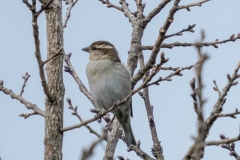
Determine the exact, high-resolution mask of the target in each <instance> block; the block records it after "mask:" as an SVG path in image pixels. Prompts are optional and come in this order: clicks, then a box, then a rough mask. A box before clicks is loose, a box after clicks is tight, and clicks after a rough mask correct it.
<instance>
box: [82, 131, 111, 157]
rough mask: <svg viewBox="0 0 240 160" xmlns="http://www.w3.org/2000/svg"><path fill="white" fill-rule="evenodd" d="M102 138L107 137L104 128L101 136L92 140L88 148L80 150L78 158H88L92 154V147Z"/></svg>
mask: <svg viewBox="0 0 240 160" xmlns="http://www.w3.org/2000/svg"><path fill="white" fill-rule="evenodd" d="M103 139H107V131H106V130H104V131H103V136H101V138H99V139H98V140H96V141H95V142H93V143H92V144H91V145H90V147H89V148H88V149H83V150H82V156H81V158H80V160H86V159H88V158H89V157H90V156H92V155H93V150H94V148H95V147H96V146H97V144H99V143H100V142H101V141H102V140H103Z"/></svg>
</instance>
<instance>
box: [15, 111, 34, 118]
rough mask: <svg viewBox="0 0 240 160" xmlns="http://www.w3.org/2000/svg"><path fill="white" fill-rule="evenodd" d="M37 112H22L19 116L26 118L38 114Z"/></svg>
mask: <svg viewBox="0 0 240 160" xmlns="http://www.w3.org/2000/svg"><path fill="white" fill-rule="evenodd" d="M36 114H37V112H35V111H34V112H32V113H22V114H20V115H19V116H20V117H23V118H24V119H27V118H28V117H30V116H32V115H36Z"/></svg>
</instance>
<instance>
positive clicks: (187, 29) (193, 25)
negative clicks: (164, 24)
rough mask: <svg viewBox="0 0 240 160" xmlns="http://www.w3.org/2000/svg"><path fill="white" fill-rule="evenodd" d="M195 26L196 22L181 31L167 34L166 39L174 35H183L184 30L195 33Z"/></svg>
mask: <svg viewBox="0 0 240 160" xmlns="http://www.w3.org/2000/svg"><path fill="white" fill-rule="evenodd" d="M195 26H196V24H192V25H189V26H188V28H186V29H182V30H181V31H179V32H177V33H174V34H170V35H166V36H165V39H167V38H170V37H173V36H181V35H182V33H183V32H192V33H194V30H193V28H194V27H195Z"/></svg>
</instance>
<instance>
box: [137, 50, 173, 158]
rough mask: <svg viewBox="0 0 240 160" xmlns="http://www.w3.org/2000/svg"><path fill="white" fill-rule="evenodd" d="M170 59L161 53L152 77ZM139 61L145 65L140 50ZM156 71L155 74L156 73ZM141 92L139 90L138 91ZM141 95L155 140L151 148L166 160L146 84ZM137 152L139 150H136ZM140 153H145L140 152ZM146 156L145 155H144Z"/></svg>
mask: <svg viewBox="0 0 240 160" xmlns="http://www.w3.org/2000/svg"><path fill="white" fill-rule="evenodd" d="M168 60H169V59H166V58H165V55H164V53H162V54H161V60H160V63H159V64H158V65H157V66H156V67H154V68H153V70H152V74H151V75H152V77H153V76H154V75H156V74H157V73H158V72H159V71H160V68H161V66H162V65H163V64H165V63H167V62H168ZM139 63H140V67H142V66H143V65H144V56H143V53H142V52H140V54H139ZM154 72H155V74H154ZM147 77H148V75H145V76H144V77H143V78H142V79H143V81H145V79H146V78H147ZM138 93H139V92H138ZM141 97H142V98H143V100H144V103H145V107H146V112H147V116H148V123H149V128H150V131H151V135H152V141H153V147H152V148H151V150H152V154H153V156H154V157H155V158H156V159H158V160H164V156H163V148H162V146H161V145H160V141H159V139H158V135H157V129H156V125H155V121H154V115H153V106H152V105H151V103H150V98H149V91H148V86H146V87H145V88H144V89H143V94H141ZM137 146H138V147H139V148H140V141H138V144H137ZM136 153H137V152H136ZM137 155H138V153H137ZM140 155H144V154H140ZM144 157H145V155H144Z"/></svg>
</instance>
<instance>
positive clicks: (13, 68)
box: [0, 0, 240, 160]
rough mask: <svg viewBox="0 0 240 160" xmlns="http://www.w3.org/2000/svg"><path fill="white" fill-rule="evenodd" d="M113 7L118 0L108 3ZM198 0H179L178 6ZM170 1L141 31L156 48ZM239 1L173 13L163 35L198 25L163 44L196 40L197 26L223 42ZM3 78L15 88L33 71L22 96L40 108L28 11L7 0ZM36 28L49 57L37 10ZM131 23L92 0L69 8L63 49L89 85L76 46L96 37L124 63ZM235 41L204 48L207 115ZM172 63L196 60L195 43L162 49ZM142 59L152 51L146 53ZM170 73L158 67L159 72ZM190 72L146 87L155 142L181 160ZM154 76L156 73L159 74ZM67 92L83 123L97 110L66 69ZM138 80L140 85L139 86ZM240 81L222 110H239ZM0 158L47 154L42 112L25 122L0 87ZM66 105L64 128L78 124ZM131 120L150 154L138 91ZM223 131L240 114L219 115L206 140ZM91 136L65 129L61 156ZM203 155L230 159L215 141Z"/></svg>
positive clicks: (187, 135) (84, 58)
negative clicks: (153, 120)
mask: <svg viewBox="0 0 240 160" xmlns="http://www.w3.org/2000/svg"><path fill="white" fill-rule="evenodd" d="M112 2H113V3H115V4H118V1H117V0H112ZM128 2H129V4H130V8H131V10H132V11H135V10H136V8H135V4H134V2H133V1H131V2H130V0H128ZM143 2H146V8H145V11H144V14H145V15H146V14H148V13H149V12H150V11H151V10H153V9H154V8H155V7H156V6H157V4H159V3H160V1H157V0H154V1H150V0H149V1H143ZM192 2H196V1H191V0H182V1H181V3H180V4H181V5H184V4H188V3H192ZM172 3H173V2H171V3H170V4H168V6H167V7H165V9H164V10H163V11H162V12H161V13H160V14H159V15H158V16H156V17H155V18H154V19H153V20H152V22H150V24H149V25H148V26H147V29H146V30H145V32H144V36H143V40H142V43H143V45H153V44H154V42H155V40H156V38H157V36H158V31H159V28H160V27H161V26H162V25H163V23H164V21H165V19H166V16H167V14H168V11H169V8H170V7H171V5H172ZM239 5H240V1H238V0H232V1H227V0H212V1H210V2H208V3H205V4H203V6H202V7H194V8H191V12H188V11H187V10H181V11H179V12H177V13H176V14H175V17H174V22H173V23H172V25H171V27H170V29H169V30H168V33H167V34H171V33H175V32H177V31H180V30H182V29H183V28H186V27H187V26H188V25H190V24H197V26H196V27H195V33H184V35H183V36H181V37H173V38H169V39H167V41H166V42H168V43H170V42H176V41H179V42H195V41H196V40H197V39H199V37H200V31H201V30H202V29H204V30H205V33H206V40H205V41H215V39H216V38H218V39H219V40H223V39H227V38H229V37H230V35H231V34H233V33H235V34H237V33H238V32H240V28H239V27H240V17H239V15H240V11H239V7H237V6H239ZM63 6H64V10H63V16H64V17H65V12H66V8H65V4H63ZM0 22H1V26H0V60H1V61H0V79H3V80H4V86H5V87H6V88H9V89H12V90H13V91H14V92H15V93H19V92H20V89H21V86H22V83H23V79H22V78H21V76H22V75H24V73H25V72H26V71H28V73H29V74H30V75H31V77H30V79H29V81H28V83H27V87H26V89H25V92H24V94H23V97H24V98H25V99H26V100H28V101H30V102H32V103H35V104H37V105H38V107H40V108H41V109H42V110H44V94H43V92H42V87H41V83H40V79H39V75H38V67H37V61H36V58H35V56H34V43H33V36H32V26H31V13H30V11H29V9H28V8H27V7H26V6H25V4H23V3H22V1H20V0H18V1H4V3H3V2H2V7H1V11H0ZM38 24H39V27H40V40H41V52H42V57H43V59H45V58H46V30H45V28H46V27H45V16H44V14H42V15H41V16H40V18H39V21H38ZM131 32H132V27H131V25H130V23H129V22H128V19H127V18H126V17H125V16H124V15H123V13H122V12H120V11H118V10H115V9H113V8H110V9H109V8H107V7H106V6H104V5H103V4H102V3H101V2H99V1H97V0H88V1H86V0H85V1H83V0H79V2H78V3H77V4H76V6H75V7H74V8H73V10H72V16H71V18H70V20H69V22H68V26H67V28H65V30H64V49H65V51H66V52H72V53H73V55H72V57H71V62H72V64H73V66H74V67H75V70H76V72H77V73H78V75H79V76H80V78H81V80H82V81H83V83H84V84H85V85H86V86H88V84H87V79H86V74H85V66H86V64H87V62H88V55H87V54H86V53H84V52H83V51H82V50H81V48H83V47H86V46H88V45H89V44H91V43H92V42H93V41H96V40H107V41H110V42H112V43H113V44H114V45H115V46H116V48H117V50H118V51H119V54H120V57H121V59H122V61H123V62H125V63H126V61H127V52H128V50H129V47H130V40H131ZM239 46H240V41H239V40H238V41H236V42H235V43H232V42H230V43H227V44H222V45H219V48H218V49H215V48H214V47H208V48H204V51H206V52H207V53H209V55H210V56H211V58H210V59H209V60H208V61H207V63H206V65H205V66H204V70H203V72H204V74H203V78H204V86H205V88H204V98H206V99H207V100H208V101H207V103H206V105H205V109H204V111H205V112H204V114H205V117H207V116H209V113H210V111H211V110H212V107H213V105H214V103H215V102H216V100H217V98H218V94H217V93H216V92H215V91H213V89H212V88H213V83H212V81H213V79H215V80H216V81H217V83H218V85H219V88H221V89H222V88H223V87H224V86H225V85H226V83H227V78H226V74H227V73H230V74H232V73H233V70H234V68H235V67H236V65H237V63H238V62H239V60H240V54H239V52H240V47H239ZM162 51H164V52H165V55H166V57H167V58H170V61H169V62H168V63H167V64H166V65H165V66H173V67H185V66H188V65H191V64H193V63H195V62H196V60H197V53H196V50H195V48H192V47H186V48H177V47H176V48H173V49H171V50H170V49H162V50H161V52H162ZM144 55H145V57H146V58H145V59H147V58H148V55H150V52H149V51H144ZM167 74H169V72H162V71H161V72H160V73H159V76H164V75H167ZM193 77H194V71H193V70H191V71H184V72H183V76H182V77H174V78H173V81H172V82H163V83H161V85H160V86H153V87H151V88H150V96H151V103H152V105H153V106H154V116H155V117H154V118H155V122H156V126H157V132H158V135H159V139H160V141H161V144H162V146H163V151H164V156H165V159H169V160H175V159H176V160H177V159H181V158H182V157H183V156H184V154H185V153H186V152H187V150H188V148H189V147H190V145H191V144H192V143H193V140H192V139H191V136H194V135H196V133H197V130H196V122H197V117H196V114H195V112H194V109H193V103H192V99H191V97H190V96H189V95H190V93H191V89H190V87H189V81H190V80H191V79H192V78H193ZM156 78H157V77H156ZM64 83H65V88H66V92H65V97H69V98H71V99H72V103H73V104H74V105H78V108H79V113H80V115H81V116H82V118H83V119H84V120H87V119H89V118H92V117H93V116H94V114H92V113H90V112H89V109H90V108H93V107H92V106H91V103H89V101H88V99H87V98H86V97H85V96H84V95H83V94H82V93H81V92H80V91H79V89H78V86H77V84H76V83H75V81H74V80H73V78H72V77H71V76H70V75H69V74H68V73H64ZM139 84H140V83H139ZM239 97H240V86H239V85H238V86H236V87H233V88H232V89H231V91H230V92H229V94H228V96H227V103H226V104H225V106H224V111H223V112H224V113H229V112H233V111H234V110H235V108H239V109H240V106H239V104H240V98H239ZM0 101H1V103H0V156H1V158H2V159H3V160H33V159H34V160H41V159H43V155H44V145H43V139H44V119H43V118H42V117H40V116H31V117H30V118H28V119H26V120H25V119H23V118H22V117H19V116H18V115H19V114H21V113H29V112H31V111H29V110H27V109H26V107H25V106H24V105H22V104H21V103H20V102H18V101H16V100H12V99H11V98H10V97H9V96H8V95H5V94H3V93H2V92H0ZM67 106H68V105H67V103H66V101H65V105H64V126H69V125H73V124H77V123H79V121H78V119H77V118H76V117H75V116H72V115H71V111H70V110H69V109H68V108H67ZM133 112H134V117H133V119H132V120H131V123H132V127H133V132H134V135H135V138H136V139H140V140H141V144H142V145H141V148H142V149H143V150H144V151H145V152H147V153H148V154H150V155H151V153H150V151H151V147H152V140H151V137H150V130H149V126H148V121H147V116H146V112H145V107H144V103H143V101H142V99H141V98H140V97H139V96H138V95H134V96H133ZM104 125H105V123H102V124H101V125H99V123H97V122H93V123H91V124H90V126H91V127H92V128H94V129H95V130H96V131H98V132H101V128H102V126H104ZM220 133H224V134H225V135H226V136H228V137H235V136H237V135H238V133H239V118H238V119H230V118H221V119H218V120H217V121H216V122H215V124H214V127H213V128H212V129H211V132H210V135H209V137H208V139H207V140H219V134H220ZM96 139H97V138H96V136H94V135H93V134H90V133H89V131H88V130H87V129H86V128H84V127H82V128H80V129H75V130H73V131H69V132H66V133H64V142H63V159H64V160H77V159H78V158H79V156H80V153H81V151H82V149H83V148H86V147H88V146H89V144H90V143H91V142H92V141H94V140H96ZM105 146H106V143H105V142H102V143H101V145H99V146H98V147H97V148H96V149H95V156H94V157H92V158H90V159H94V160H99V159H102V157H103V154H104V148H105ZM126 150H127V147H126V145H125V144H124V143H123V142H122V141H120V142H119V143H118V146H117V149H116V154H115V155H121V156H123V157H125V158H126V157H128V158H130V159H131V160H134V159H138V158H136V157H137V156H136V155H135V153H134V152H126ZM236 150H237V151H239V150H240V142H238V143H237V144H236ZM239 153H240V152H239ZM204 159H205V160H212V159H219V160H227V159H229V160H231V159H234V158H233V157H230V156H229V152H228V151H227V150H224V149H222V148H221V147H220V146H218V147H216V146H214V147H206V148H205V155H204Z"/></svg>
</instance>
